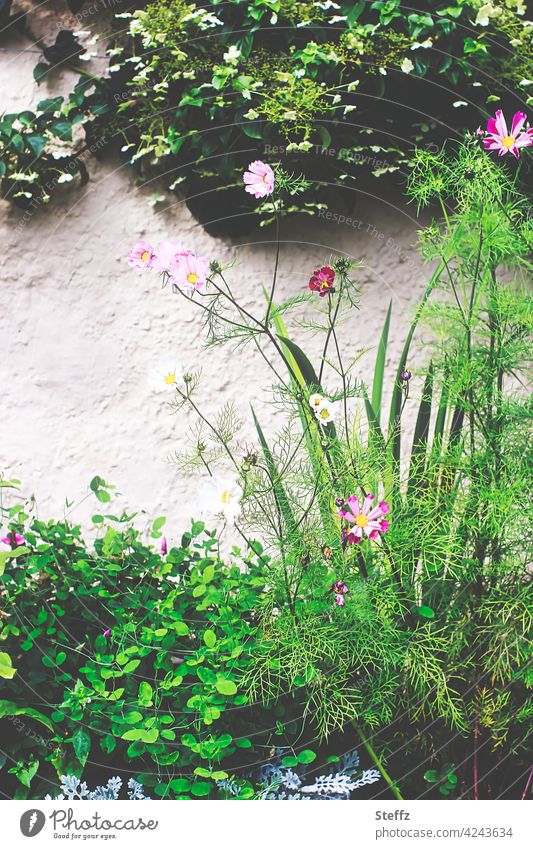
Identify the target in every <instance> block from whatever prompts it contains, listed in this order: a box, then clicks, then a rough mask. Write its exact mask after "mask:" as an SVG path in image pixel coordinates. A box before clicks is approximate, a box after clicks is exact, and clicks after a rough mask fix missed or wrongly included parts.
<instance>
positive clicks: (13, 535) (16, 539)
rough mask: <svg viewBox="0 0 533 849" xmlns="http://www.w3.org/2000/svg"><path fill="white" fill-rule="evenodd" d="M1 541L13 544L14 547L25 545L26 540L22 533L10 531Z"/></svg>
mask: <svg viewBox="0 0 533 849" xmlns="http://www.w3.org/2000/svg"><path fill="white" fill-rule="evenodd" d="M0 542H3V543H4V544H5V545H11V546H13V548H17V546H19V545H25V544H26V540H25V539H24V537H23V536H22V535H21V534H18V533H17V532H16V531H9V533H8V535H7V536H5V537H2V539H0Z"/></svg>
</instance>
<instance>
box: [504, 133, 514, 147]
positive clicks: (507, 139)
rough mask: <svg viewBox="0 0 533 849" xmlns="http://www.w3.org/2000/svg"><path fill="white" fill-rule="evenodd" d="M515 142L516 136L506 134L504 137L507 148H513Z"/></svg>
mask: <svg viewBox="0 0 533 849" xmlns="http://www.w3.org/2000/svg"><path fill="white" fill-rule="evenodd" d="M514 143H515V137H514V136H505V138H504V139H502V144H503V146H504V147H506V148H507V150H510V149H511V148H512V146H513V145H514Z"/></svg>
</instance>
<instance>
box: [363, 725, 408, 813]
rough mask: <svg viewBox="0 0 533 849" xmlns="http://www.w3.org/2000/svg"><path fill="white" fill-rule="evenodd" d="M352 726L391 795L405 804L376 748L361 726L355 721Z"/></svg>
mask: <svg viewBox="0 0 533 849" xmlns="http://www.w3.org/2000/svg"><path fill="white" fill-rule="evenodd" d="M352 725H353V727H354V728H355V730H356V731H357V734H358V735H359V738H360V740H361V743H362V744H363V746H364V747H365V749H366V750H367V752H368V754H369V755H370V757H371V758H372V761H373V762H374V763H375V765H376V767H377V768H378V771H379V773H380V774H381V776H382V778H383V779H384V780H385V781H386V782H387V784H388V785H389V787H390V790H391V793H392V794H393V796H395V798H396V799H399V800H400V802H403V796H402V794H401V793H400V791H399V789H398V787H397V785H396V782H395V781H393V779H392V778H391V777H390V775H389V773H388V772H387V770H386V769H385V767H384V766H383V763H382V762H381V759H380V757H379V755H378V754H377V752H376V750H375V749H374V747H373V746H372V744H371V743H370V741H369V740H368V739H367V738H366V737H365V735H364V734H363V731H362V729H361V727H360V725H359V724H358V723H357V722H356V721H355V720H353V721H352Z"/></svg>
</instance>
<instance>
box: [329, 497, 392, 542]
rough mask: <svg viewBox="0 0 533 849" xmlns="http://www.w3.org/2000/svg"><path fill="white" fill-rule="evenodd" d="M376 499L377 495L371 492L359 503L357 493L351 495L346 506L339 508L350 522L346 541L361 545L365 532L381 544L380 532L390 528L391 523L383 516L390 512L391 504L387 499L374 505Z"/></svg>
mask: <svg viewBox="0 0 533 849" xmlns="http://www.w3.org/2000/svg"><path fill="white" fill-rule="evenodd" d="M375 499H376V496H375V495H372V493H369V494H368V495H367V496H365V500H364V501H363V504H362V505H360V504H359V499H358V498H357V496H355V495H350V496H349V497H348V498H347V499H346V504H347V507H346V508H342V510H339V511H338V513H339V516H340V517H341V519H346V521H347V522H348V523H349V524H350V527H349V528H348V531H347V534H346V537H345V539H346V542H350V543H353V544H355V545H359V543H360V542H361V541H362V539H363V534H365V535H366V536H367V537H368V539H371V540H374V542H376V543H377V544H378V545H381V537H380V534H384V533H385V531H388V529H389V523H388V521H387V520H386V519H383V518H382V517H383V516H385V515H386V514H387V513H388V512H389V505H388V504H387V502H386V501H380V502H379V504H378V506H377V507H374V508H373V507H372V505H373V503H374V501H375Z"/></svg>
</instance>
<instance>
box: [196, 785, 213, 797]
mask: <svg viewBox="0 0 533 849" xmlns="http://www.w3.org/2000/svg"><path fill="white" fill-rule="evenodd" d="M212 786H213V785H212V784H209V782H208V781H197V782H196V784H193V785H192V787H191V793H192V795H193V796H209V794H210V793H211V788H212Z"/></svg>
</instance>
